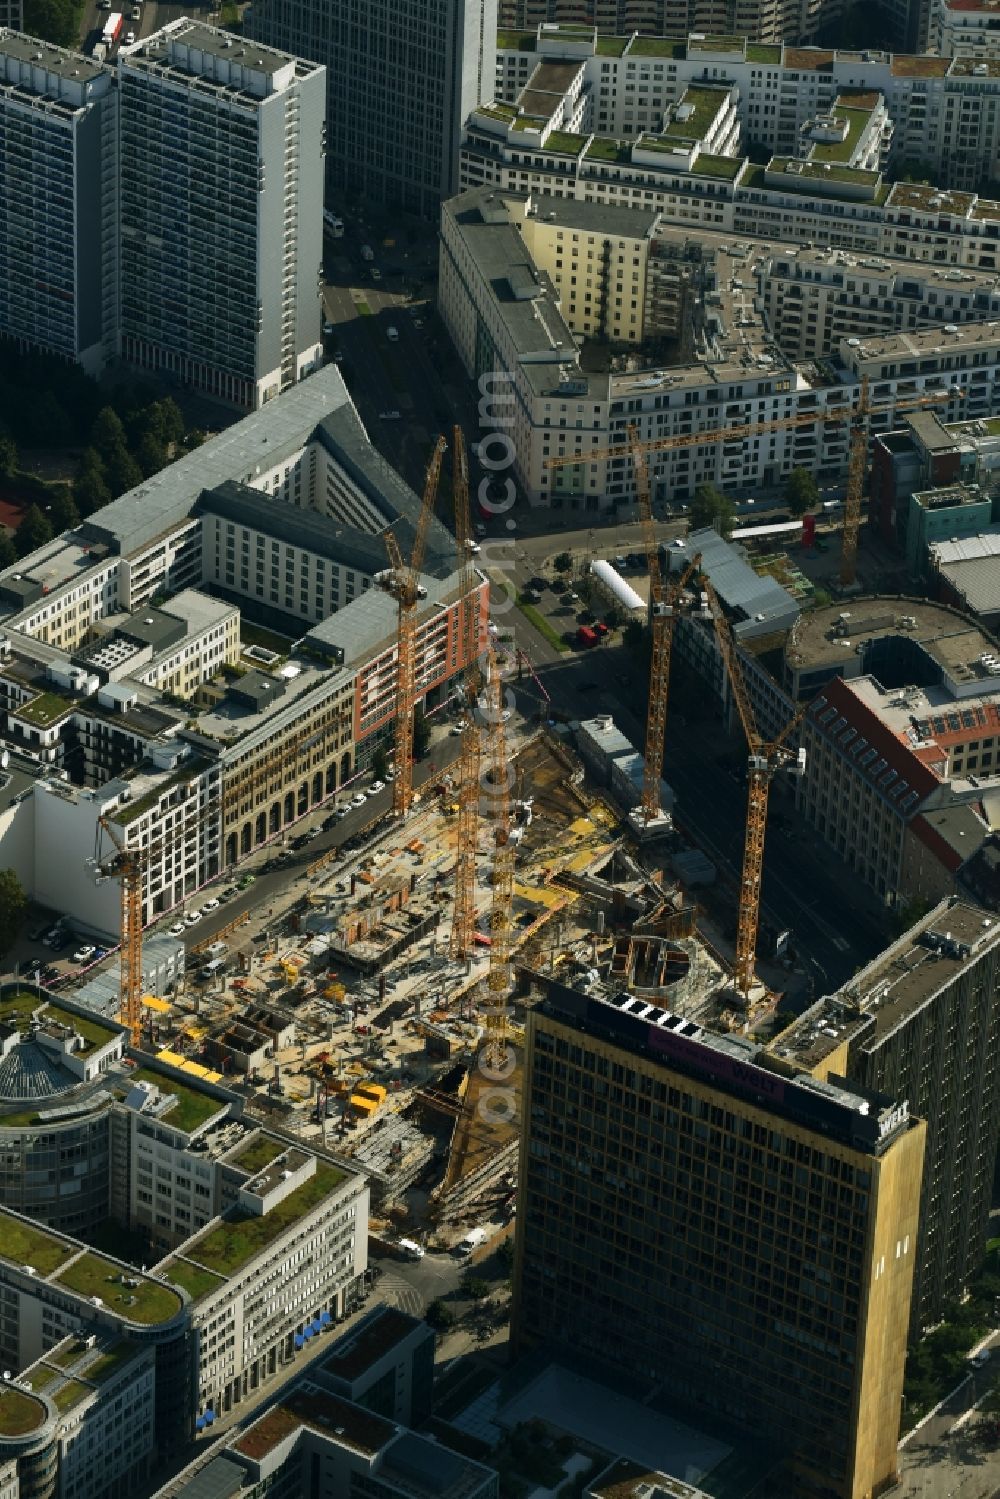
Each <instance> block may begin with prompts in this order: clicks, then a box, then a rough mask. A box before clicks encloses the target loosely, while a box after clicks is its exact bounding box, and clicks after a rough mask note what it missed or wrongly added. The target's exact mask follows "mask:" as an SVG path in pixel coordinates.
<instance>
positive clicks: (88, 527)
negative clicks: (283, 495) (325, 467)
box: [79, 365, 351, 557]
mask: <svg viewBox="0 0 1000 1499" xmlns="http://www.w3.org/2000/svg"><path fill="white" fill-rule="evenodd" d="M350 399H351V398H350V396H349V395H348V393H347V387H346V386H345V385H344V382H343V379H342V378H341V375H340V371H339V370H338V369H337V367H336V365H329V366H328V367H327V368H326V369H323V370H320V371H318V372H317V373H316V374H315V375H312V376H311V377H310V379H308V380H303V381H302V382H301V383H300V384H299V385H296V386H295V387H294V388H293V389H292V390H288V391H285V392H284V393H283V394H282V396H281V398H280V399H279V400H276V401H272V402H270V403H269V404H268V405H267V406H265V407H263V409H262V410H260V411H255V412H253V413H252V414H251V415H249V416H246V417H244V418H243V420H242V421H239V422H236V423H235V424H234V425H233V426H232V427H227V428H226V430H225V431H224V432H219V433H218V434H217V435H216V436H215V437H213V438H211V439H210V440H209V441H208V442H206V443H204V444H203V445H202V446H201V447H200V448H197V449H196V450H195V451H194V452H193V453H185V454H184V456H183V457H181V458H178V459H177V461H176V462H175V463H172V464H170V465H169V467H168V468H164V469H161V470H160V471H159V473H156V474H153V475H152V476H151V477H150V478H148V479H144V480H143V482H142V483H141V484H137V485H136V487H135V488H134V489H130V490H128V491H127V492H126V493H125V494H123V495H119V497H118V499H117V500H112V501H111V504H110V505H104V506H102V508H101V509H100V510H95V511H94V513H93V515H91V516H88V518H87V520H85V521H84V523H83V525H82V526H81V528H80V533H79V534H80V535H82V536H83V537H84V538H85V539H86V540H93V541H103V542H105V543H106V544H107V545H108V546H109V547H110V548H111V549H112V551H113V552H116V553H118V554H119V555H121V556H125V557H128V556H130V555H132V554H133V553H134V552H138V551H141V550H142V549H143V548H144V547H147V546H149V544H150V543H151V542H153V541H155V540H156V538H157V537H159V536H163V535H165V534H166V533H167V532H169V531H174V530H176V529H177V527H178V526H180V525H181V524H182V522H183V521H184V520H186V519H187V517H188V516H189V515H190V514H191V511H192V510H193V509H194V506H195V502H196V501H197V499H198V497H199V496H200V495H201V493H202V491H203V490H205V489H214V488H217V487H218V486H219V485H220V484H225V483H226V482H227V481H228V480H231V479H232V480H235V481H236V482H237V483H242V484H250V483H252V482H253V480H254V478H255V477H257V476H258V475H260V474H261V473H262V472H263V471H264V470H266V469H271V468H273V467H275V466H276V465H277V464H279V463H281V462H282V461H283V460H284V459H286V458H290V457H291V456H292V455H293V454H294V453H297V452H299V451H300V450H301V449H302V448H303V447H304V446H305V445H306V444H307V443H308V442H310V441H311V440H312V439H313V436H314V434H315V431H316V428H317V427H318V426H319V424H320V423H321V422H322V421H324V420H325V418H327V417H329V416H330V415H331V413H332V412H334V411H336V410H337V409H338V408H340V407H343V406H349V405H350Z"/></svg>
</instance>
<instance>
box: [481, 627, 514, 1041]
mask: <svg viewBox="0 0 1000 1499" xmlns="http://www.w3.org/2000/svg"><path fill="white" fill-rule="evenodd" d="M487 678H488V680H487V684H486V706H485V709H484V711H483V717H484V719H485V728H486V734H487V739H488V744H489V763H490V780H489V787H488V796H489V800H490V802H491V803H492V807H491V820H492V823H493V900H492V904H491V906H490V966H489V973H488V975H487V979H486V988H487V1004H486V1006H485V1009H486V1046H485V1048H484V1051H485V1060H486V1062H487V1065H488V1066H489V1067H490V1068H491V1069H494V1070H496V1071H502V1069H503V1068H504V1066H505V1065H506V1062H507V1011H508V1004H507V999H508V996H509V994H510V988H511V977H510V949H511V919H512V918H511V909H512V906H513V901H514V862H515V845H514V842H513V840H512V838H511V833H512V831H513V830H512V828H511V817H510V766H509V765H508V764H507V736H506V734H505V733H504V725H503V689H502V684H501V681H500V670H499V667H498V666H497V660H496V655H495V654H494V652H493V649H492V647H491V648H490V650H489V654H488V657H487Z"/></svg>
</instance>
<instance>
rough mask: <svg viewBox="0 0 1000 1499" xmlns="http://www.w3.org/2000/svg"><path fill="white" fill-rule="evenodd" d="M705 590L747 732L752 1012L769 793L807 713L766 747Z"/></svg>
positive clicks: (739, 979)
mask: <svg viewBox="0 0 1000 1499" xmlns="http://www.w3.org/2000/svg"><path fill="white" fill-rule="evenodd" d="M705 590H706V592H707V594H708V601H709V607H710V609H711V612H712V621H713V623H714V625H715V633H716V638H717V639H718V642H719V649H720V651H721V653H722V659H723V662H724V664H725V668H726V675H727V676H728V678H729V681H730V684H731V686H732V689H733V698H734V699H735V702H736V711H737V713H738V714H739V719H740V723H741V724H742V725H743V732H744V734H745V735H746V739H747V747H748V749H749V752H750V754H749V759H748V762H747V817H746V834H745V838H744V843H743V864H742V867H741V870H740V888H739V909H738V914H737V921H736V956H735V963H734V975H733V976H734V980H735V985H736V990H737V993H738V994H739V995H740V996H741V997H742V999H743V1002H744V1004H745V1005H746V1007H747V1008H748V1009H749V1007H750V992H751V990H752V988H753V984H754V971H755V965H756V958H757V932H758V928H759V924H760V897H761V886H762V882H763V877H764V838H765V834H766V832H767V804H768V798H769V796H770V792H771V782H772V780H773V779H774V776H775V774H776V773H777V771H779V770H781V769H782V768H783V767H784V766H786V765H788V764H789V763H790V762H792V761H796V752H795V751H794V750H792V749H789V748H788V746H787V745H786V743H785V741H786V740H787V738H788V736H789V735H790V734H792V733H794V731H795V729H797V728H798V726H799V724H800V723H801V722H802V718H803V716H804V714H805V711H806V706H807V705H806V704H805V703H803V704H802V706H801V707H800V708H799V710H798V712H797V713H795V714H794V715H793V717H792V718H790V719H789V721H788V723H786V725H785V727H784V728H783V729H782V731H781V733H780V734H779V735H778V736H777V738H775V739H773V740H772V741H771V743H770V744H765V742H764V740H763V738H762V737H761V735H760V734H759V732H758V730H757V724H756V720H755V717H754V712H753V707H752V706H751V703H750V696H749V694H748V692H747V688H746V682H745V680H744V677H743V668H742V667H741V665H740V660H739V653H738V652H737V649H736V642H735V641H734V639H733V635H732V631H731V630H730V628H729V621H728V620H727V619H726V616H725V614H724V613H723V611H722V606H721V604H720V603H719V599H718V595H717V594H716V592H715V589H714V588H713V587H712V585H711V583H710V582H708V581H707V580H706V583H705ZM804 754H805V751H804V750H803V751H801V752H800V753H799V755H798V757H797V764H798V766H799V767H800V768H801V766H802V764H803V756H804Z"/></svg>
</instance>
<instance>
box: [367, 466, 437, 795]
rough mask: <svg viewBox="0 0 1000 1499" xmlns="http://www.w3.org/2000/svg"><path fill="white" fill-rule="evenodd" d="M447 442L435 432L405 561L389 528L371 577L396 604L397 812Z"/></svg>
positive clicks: (409, 761) (409, 786)
mask: <svg viewBox="0 0 1000 1499" xmlns="http://www.w3.org/2000/svg"><path fill="white" fill-rule="evenodd" d="M446 446H447V444H446V443H445V440H444V438H443V437H439V438H438V440H437V442H436V443H435V444H434V451H433V453H432V454H431V460H430V463H429V464H428V465H427V477H426V479H425V481H424V493H423V500H422V502H421V506H420V515H419V517H418V520H417V529H416V535H415V536H414V538H413V550H412V552H411V553H410V560H409V563H408V564H407V563H404V561H403V554H402V552H401V551H400V550H399V542H398V541H397V540H396V537H395V534H394V533H393V532H392V531H391V530H386V531H385V532H384V533H383V539H384V541H385V549H386V551H387V552H388V554H389V562H390V567H389V568H388V569H387V571H385V572H381V573H376V574H375V579H374V581H375V583H376V584H377V586H378V587H380V588H384V589H385V591H386V593H388V594H389V595H390V596H391V597H392V598H394V599H395V600H396V604H397V606H398V623H397V636H396V643H397V658H396V726H395V734H396V738H395V765H396V777H395V780H394V781H393V783H392V810H393V812H394V813H395V814H396V816H397V817H405V816H406V814H407V813H408V812H409V810H410V808H411V807H412V806H413V710H414V706H415V702H416V671H417V662H416V646H417V604H418V603H419V601H420V600H421V598H423V597H424V596H425V589H424V588H423V585H422V584H421V582H420V568H421V565H422V563H423V560H424V548H425V546H426V544H427V531H428V528H429V527H430V522H431V516H432V515H433V514H434V501H435V498H436V496H437V488H438V481H439V479H440V477H441V460H442V458H443V456H444V450H445V447H446Z"/></svg>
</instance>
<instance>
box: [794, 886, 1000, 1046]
mask: <svg viewBox="0 0 1000 1499" xmlns="http://www.w3.org/2000/svg"><path fill="white" fill-rule="evenodd" d="M998 941H1000V921H998V920H997V918H996V916H993V915H989V914H987V913H986V912H985V911H983V910H981V909H980V908H979V907H977V906H973V905H971V904H969V903H968V902H965V901H962V900H959V899H957V898H952V899H950V900H946V901H942V902H941V904H940V905H939V906H936V907H935V909H934V910H933V911H930V912H929V913H928V914H927V915H926V916H924V917H923V918H922V919H921V920H920V921H918V922H917V923H916V924H915V925H914V926H913V927H912V928H911V929H910V930H909V931H908V932H905V933H904V934H903V936H902V937H900V938H899V939H898V940H897V941H896V942H894V943H892V944H891V946H889V947H887V948H886V950H885V951H884V952H883V953H880V954H879V955H878V957H877V958H875V959H874V960H873V961H872V962H871V963H869V964H868V965H867V967H865V968H862V969H861V971H860V973H857V974H855V975H854V977H853V978H852V979H850V980H849V982H848V983H846V984H845V985H844V986H843V988H842V989H839V990H838V991H837V992H836V993H835V994H832V995H827V996H826V997H824V998H823V999H820V1000H818V1001H817V1003H816V1004H815V1005H812V1006H810V1008H809V1009H808V1010H806V1011H805V1012H804V1013H803V1014H802V1015H800V1016H799V1017H798V1019H796V1020H795V1021H794V1022H793V1023H792V1025H791V1026H789V1028H788V1029H787V1030H785V1031H783V1032H782V1033H781V1035H780V1036H778V1037H776V1038H775V1040H774V1042H773V1043H772V1045H771V1049H772V1050H773V1051H774V1053H775V1054H776V1055H778V1056H781V1057H785V1058H787V1059H789V1060H791V1061H794V1062H797V1063H798V1064H799V1065H801V1066H805V1067H810V1068H813V1067H818V1066H820V1065H821V1063H822V1061H823V1059H824V1058H825V1057H827V1056H828V1055H829V1054H830V1052H832V1051H834V1050H836V1049H837V1048H839V1047H840V1046H842V1045H843V1044H844V1042H845V1041H851V1042H852V1043H853V1044H856V1045H860V1046H861V1047H862V1048H863V1049H864V1050H865V1051H874V1050H876V1049H877V1047H878V1046H879V1045H880V1044H881V1043H882V1042H883V1041H884V1040H885V1039H886V1037H888V1036H890V1035H892V1034H893V1032H894V1031H896V1030H897V1029H898V1028H899V1026H900V1025H902V1024H904V1023H905V1022H906V1021H907V1020H909V1019H910V1018H911V1017H912V1016H913V1015H914V1014H916V1013H917V1011H918V1010H920V1009H922V1008H923V1006H924V1005H926V1004H928V1003H929V1002H930V1001H931V1000H933V999H934V997H935V996H936V995H938V994H939V993H940V992H941V991H942V990H943V989H944V988H946V987H947V985H949V984H950V983H952V982H953V981H954V979H955V978H956V977H957V976H958V975H959V974H960V973H961V972H962V970H963V969H964V968H965V967H966V966H967V965H969V964H970V963H973V962H977V961H978V960H979V958H980V957H981V956H982V954H983V952H984V951H986V950H988V949H989V948H991V947H994V946H995V945H996V943H997V942H998Z"/></svg>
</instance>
